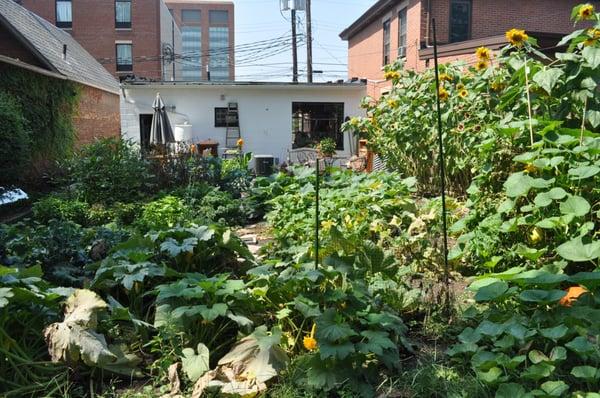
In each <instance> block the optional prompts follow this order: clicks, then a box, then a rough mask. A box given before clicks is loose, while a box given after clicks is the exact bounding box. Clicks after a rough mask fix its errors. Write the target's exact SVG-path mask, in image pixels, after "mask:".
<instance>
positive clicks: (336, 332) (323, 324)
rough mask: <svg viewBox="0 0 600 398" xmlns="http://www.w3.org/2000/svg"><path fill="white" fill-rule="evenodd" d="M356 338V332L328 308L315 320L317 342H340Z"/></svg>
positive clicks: (334, 311) (333, 310)
mask: <svg viewBox="0 0 600 398" xmlns="http://www.w3.org/2000/svg"><path fill="white" fill-rule="evenodd" d="M352 336H356V332H355V331H354V330H353V329H352V328H351V327H350V325H348V324H347V323H345V322H344V321H343V320H342V319H341V317H339V316H338V315H337V313H336V310H335V309H333V308H330V309H328V310H326V311H325V312H324V313H323V315H322V316H320V317H319V318H317V340H319V341H321V340H322V339H324V340H326V341H332V342H333V341H340V340H344V339H347V338H348V337H352Z"/></svg>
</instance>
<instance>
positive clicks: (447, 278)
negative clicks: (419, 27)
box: [431, 18, 450, 313]
mask: <svg viewBox="0 0 600 398" xmlns="http://www.w3.org/2000/svg"><path fill="white" fill-rule="evenodd" d="M431 27H432V29H433V58H434V62H435V88H436V96H435V97H436V102H437V119H438V120H437V123H438V143H439V146H440V183H441V189H442V226H443V230H444V285H445V288H446V292H445V293H446V310H447V311H448V310H449V309H450V268H449V267H448V221H447V219H446V163H445V160H444V137H443V130H442V104H441V101H440V88H441V86H440V69H439V63H438V48H437V32H436V29H435V18H433V19H432V20H431ZM448 313H449V311H448Z"/></svg>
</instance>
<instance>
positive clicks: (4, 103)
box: [0, 91, 31, 185]
mask: <svg viewBox="0 0 600 398" xmlns="http://www.w3.org/2000/svg"><path fill="white" fill-rule="evenodd" d="M0 125H1V126H2V128H1V129H0V142H2V145H0V159H1V160H0V168H1V169H2V171H3V173H2V174H3V175H2V178H1V179H0V185H6V184H8V183H12V182H16V181H18V180H19V179H20V178H21V177H22V176H23V174H24V172H25V171H26V168H27V166H28V165H29V161H30V158H31V149H30V144H31V138H30V136H29V131H27V130H26V127H25V123H24V120H23V112H22V110H21V106H20V104H19V103H18V101H17V100H16V99H15V98H14V97H13V96H12V95H10V94H8V93H7V92H4V91H0Z"/></svg>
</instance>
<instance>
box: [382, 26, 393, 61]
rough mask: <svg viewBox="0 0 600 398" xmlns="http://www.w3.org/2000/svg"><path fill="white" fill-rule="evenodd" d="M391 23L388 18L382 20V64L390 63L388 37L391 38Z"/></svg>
mask: <svg viewBox="0 0 600 398" xmlns="http://www.w3.org/2000/svg"><path fill="white" fill-rule="evenodd" d="M391 37H392V35H391V23H390V20H389V19H388V20H387V21H384V22H383V65H384V66H385V65H387V64H389V63H390V48H391V47H390V39H391Z"/></svg>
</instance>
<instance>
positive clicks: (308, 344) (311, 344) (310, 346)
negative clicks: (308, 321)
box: [302, 323, 318, 351]
mask: <svg viewBox="0 0 600 398" xmlns="http://www.w3.org/2000/svg"><path fill="white" fill-rule="evenodd" d="M316 330H317V325H316V324H315V323H313V325H312V329H311V330H310V334H309V335H308V336H306V337H304V339H303V340H302V343H303V344H304V348H306V349H307V350H308V351H314V350H316V349H317V345H318V344H317V340H316V339H315V332H316Z"/></svg>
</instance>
